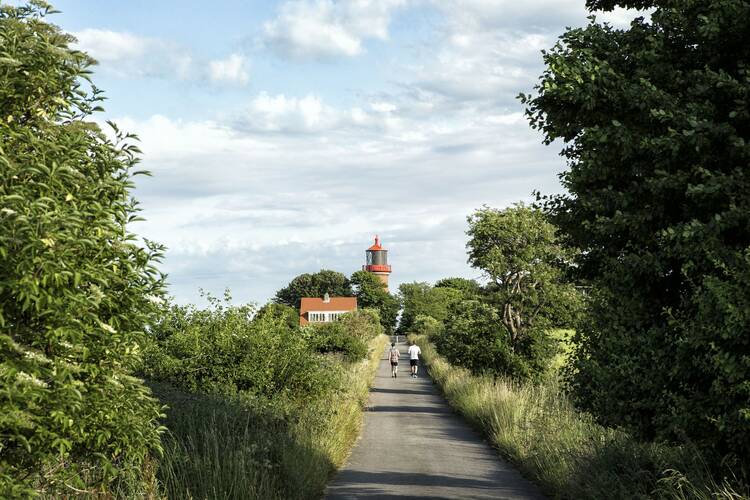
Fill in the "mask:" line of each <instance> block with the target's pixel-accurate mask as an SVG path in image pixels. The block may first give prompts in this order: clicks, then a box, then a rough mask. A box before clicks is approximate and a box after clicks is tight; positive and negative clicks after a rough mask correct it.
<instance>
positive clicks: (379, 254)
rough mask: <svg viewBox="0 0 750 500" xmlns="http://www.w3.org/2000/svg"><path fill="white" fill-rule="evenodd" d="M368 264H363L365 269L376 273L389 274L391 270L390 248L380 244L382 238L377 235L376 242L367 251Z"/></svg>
mask: <svg viewBox="0 0 750 500" xmlns="http://www.w3.org/2000/svg"><path fill="white" fill-rule="evenodd" d="M365 254H366V256H367V264H365V265H364V266H362V269H363V270H365V271H370V272H371V273H376V274H381V275H382V274H388V273H390V272H391V266H389V265H388V250H386V249H385V248H383V247H382V246H381V245H380V238H379V237H377V236H375V244H374V245H373V246H371V247H370V248H368V249H367V251H366V252H365Z"/></svg>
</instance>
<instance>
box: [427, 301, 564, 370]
mask: <svg viewBox="0 0 750 500" xmlns="http://www.w3.org/2000/svg"><path fill="white" fill-rule="evenodd" d="M451 311H452V314H451V315H450V316H449V318H448V320H447V321H446V322H445V329H444V331H443V332H442V333H440V334H439V335H436V336H435V337H434V342H435V345H436V346H437V349H438V351H440V353H441V354H442V355H443V356H445V357H446V358H447V359H448V360H449V361H450V362H451V363H454V364H457V365H459V366H463V367H465V368H468V369H469V370H471V371H472V372H474V373H477V374H481V373H488V374H494V375H505V376H511V377H518V378H522V379H528V378H533V377H538V376H541V375H542V374H544V373H545V372H546V371H547V367H548V366H549V362H550V359H551V358H552V356H553V355H554V347H553V343H552V341H551V339H550V338H549V337H548V336H547V334H546V332H545V331H543V330H540V329H528V330H527V332H526V335H525V336H524V337H523V338H522V339H517V340H516V341H515V342H513V339H512V338H511V333H510V331H509V330H508V329H506V328H504V327H503V326H502V324H501V322H500V318H499V317H498V314H497V311H496V309H495V308H494V307H492V306H491V305H489V304H485V303H483V302H479V301H477V300H466V301H463V302H461V303H460V304H458V305H457V306H455V307H453V308H452V309H451Z"/></svg>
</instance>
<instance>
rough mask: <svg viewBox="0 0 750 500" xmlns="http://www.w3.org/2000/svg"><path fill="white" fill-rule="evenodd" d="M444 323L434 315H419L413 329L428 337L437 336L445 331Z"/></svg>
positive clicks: (418, 333) (416, 332)
mask: <svg viewBox="0 0 750 500" xmlns="http://www.w3.org/2000/svg"><path fill="white" fill-rule="evenodd" d="M443 328H444V327H443V323H442V322H440V321H438V320H436V319H435V318H433V317H432V316H425V315H424V314H420V315H418V316H417V317H416V318H415V319H414V323H413V324H412V326H411V331H412V332H413V333H415V334H417V335H426V336H428V337H435V336H437V335H440V334H441V333H442V332H443Z"/></svg>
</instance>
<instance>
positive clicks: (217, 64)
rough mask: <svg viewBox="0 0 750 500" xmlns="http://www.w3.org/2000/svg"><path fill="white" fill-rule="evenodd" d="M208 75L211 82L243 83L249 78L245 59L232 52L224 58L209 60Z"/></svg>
mask: <svg viewBox="0 0 750 500" xmlns="http://www.w3.org/2000/svg"><path fill="white" fill-rule="evenodd" d="M208 75H209V78H210V80H211V81H212V82H218V83H229V84H238V85H245V84H247V82H248V80H249V76H248V74H247V59H246V58H245V57H244V56H242V55H240V54H232V55H230V56H229V57H227V58H226V59H217V60H213V61H210V62H209V63H208Z"/></svg>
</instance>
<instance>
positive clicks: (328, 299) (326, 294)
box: [323, 292, 331, 304]
mask: <svg viewBox="0 0 750 500" xmlns="http://www.w3.org/2000/svg"><path fill="white" fill-rule="evenodd" d="M330 301H331V296H330V295H328V292H326V293H325V295H323V302H324V303H325V304H328V303H329V302H330Z"/></svg>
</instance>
